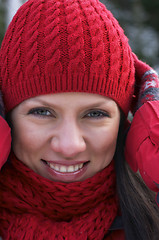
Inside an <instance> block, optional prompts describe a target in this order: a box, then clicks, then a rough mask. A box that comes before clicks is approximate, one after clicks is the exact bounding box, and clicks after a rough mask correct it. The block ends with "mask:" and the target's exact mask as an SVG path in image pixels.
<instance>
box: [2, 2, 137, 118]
mask: <svg viewBox="0 0 159 240" xmlns="http://www.w3.org/2000/svg"><path fill="white" fill-rule="evenodd" d="M0 68H1V69H0V81H1V84H0V85H1V90H2V94H3V97H4V102H5V106H6V110H7V111H10V110H11V109H12V108H14V107H15V106H16V105H17V104H19V103H21V102H22V101H24V100H25V99H28V98H31V97H35V96H37V95H42V94H48V93H60V92H87V93H96V94H100V95H104V96H108V97H110V98H112V99H114V100H115V101H116V102H117V104H118V105H119V106H120V108H121V109H122V110H123V111H124V112H125V113H126V114H127V112H128V109H129V106H130V101H131V98H132V93H133V90H134V82H135V79H134V62H133V56H132V51H131V49H130V47H129V44H128V39H127V37H126V36H125V35H124V32H123V29H122V28H121V27H120V26H119V24H118V22H117V20H116V19H115V18H114V17H113V16H112V14H111V13H110V12H109V11H108V10H107V9H106V8H105V6H104V5H103V4H102V3H100V2H99V1H98V0H29V1H27V2H26V3H25V4H24V5H23V6H22V7H21V8H20V9H19V10H18V12H17V14H16V15H15V17H14V18H13V20H12V22H11V24H10V26H9V28H8V30H7V33H6V35H5V38H4V40H3V43H2V47H1V51H0Z"/></svg>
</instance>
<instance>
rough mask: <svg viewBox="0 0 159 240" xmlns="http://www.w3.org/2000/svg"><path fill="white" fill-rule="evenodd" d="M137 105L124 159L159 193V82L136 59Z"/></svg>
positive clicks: (148, 68)
mask: <svg viewBox="0 0 159 240" xmlns="http://www.w3.org/2000/svg"><path fill="white" fill-rule="evenodd" d="M134 61H135V70H136V82H137V86H138V90H137V94H138V102H137V106H136V112H135V114H134V118H133V121H132V124H131V127H130V130H129V131H128V135H127V138H126V145H125V158H126V160H127V162H128V163H129V165H130V167H131V168H132V170H133V171H135V172H136V171H137V170H139V172H140V174H141V176H142V178H143V180H144V182H145V183H146V185H147V186H148V187H149V188H150V189H151V190H153V191H155V192H158V191H159V79H158V75H157V73H156V72H155V71H154V70H153V69H151V68H150V67H149V66H148V65H147V64H145V63H143V62H141V61H139V60H138V58H137V57H136V56H135V55H134Z"/></svg>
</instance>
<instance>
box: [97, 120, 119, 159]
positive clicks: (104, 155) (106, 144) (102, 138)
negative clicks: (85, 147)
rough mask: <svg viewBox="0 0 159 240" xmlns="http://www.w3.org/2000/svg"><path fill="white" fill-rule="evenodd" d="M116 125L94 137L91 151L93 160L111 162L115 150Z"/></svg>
mask: <svg viewBox="0 0 159 240" xmlns="http://www.w3.org/2000/svg"><path fill="white" fill-rule="evenodd" d="M118 128H119V126H118V124H117V125H116V126H115V125H114V127H110V128H108V129H107V128H106V129H105V128H103V129H102V131H100V132H98V133H97V134H96V136H95V137H94V139H95V140H94V143H93V149H94V154H95V159H96V161H97V158H98V159H101V161H108V162H109V161H111V160H112V158H113V156H114V153H115V149H116V142H117V136H118Z"/></svg>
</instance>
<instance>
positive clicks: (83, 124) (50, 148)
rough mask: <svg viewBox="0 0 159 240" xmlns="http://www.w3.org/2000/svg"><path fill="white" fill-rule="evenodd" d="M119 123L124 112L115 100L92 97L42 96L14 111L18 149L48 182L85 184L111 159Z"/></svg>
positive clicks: (13, 132)
mask: <svg viewBox="0 0 159 240" xmlns="http://www.w3.org/2000/svg"><path fill="white" fill-rule="evenodd" d="M119 122H120V111H119V108H118V106H117V104H116V103H115V101H113V100H112V99H110V98H107V97H104V96H100V95H97V94H90V93H58V94H48V95H40V96H37V97H34V98H30V99H27V100H25V101H24V102H22V103H21V104H19V105H18V106H17V107H15V108H14V109H13V110H12V112H11V123H12V139H13V140H12V143H13V145H12V147H13V151H14V153H15V155H16V156H17V158H18V159H19V160H20V161H22V162H23V163H24V164H25V165H27V166H28V167H29V168H31V169H32V170H33V171H34V172H36V173H38V174H39V175H41V176H43V177H45V178H47V179H49V180H52V181H59V182H75V181H83V180H85V179H87V178H89V177H92V176H93V175H95V174H96V173H97V172H99V171H101V170H102V169H104V168H105V167H106V166H108V165H109V164H110V162H111V161H112V159H113V156H114V152H115V148H116V141H117V135H118V130H119ZM50 164H53V166H55V165H57V166H58V167H59V168H61V167H64V169H65V168H68V167H69V166H76V167H77V166H79V164H82V165H83V166H82V168H81V169H78V170H76V171H73V172H67V173H60V171H55V169H52V168H51V167H50ZM74 170H75V169H74Z"/></svg>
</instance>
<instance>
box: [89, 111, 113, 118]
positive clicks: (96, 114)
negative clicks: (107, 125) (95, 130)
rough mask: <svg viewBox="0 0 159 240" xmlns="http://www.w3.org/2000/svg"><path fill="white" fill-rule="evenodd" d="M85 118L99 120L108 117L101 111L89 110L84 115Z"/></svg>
mask: <svg viewBox="0 0 159 240" xmlns="http://www.w3.org/2000/svg"><path fill="white" fill-rule="evenodd" d="M91 114H95V115H94V116H91ZM85 117H86V118H92V119H101V118H105V117H110V116H109V114H108V113H107V112H105V111H102V110H91V111H90V112H88V113H87V114H86V115H85Z"/></svg>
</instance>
